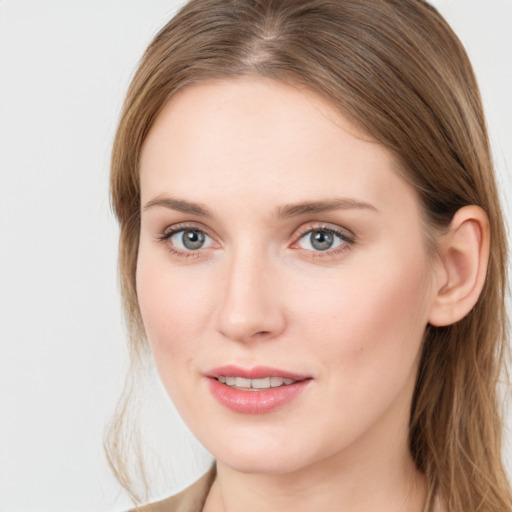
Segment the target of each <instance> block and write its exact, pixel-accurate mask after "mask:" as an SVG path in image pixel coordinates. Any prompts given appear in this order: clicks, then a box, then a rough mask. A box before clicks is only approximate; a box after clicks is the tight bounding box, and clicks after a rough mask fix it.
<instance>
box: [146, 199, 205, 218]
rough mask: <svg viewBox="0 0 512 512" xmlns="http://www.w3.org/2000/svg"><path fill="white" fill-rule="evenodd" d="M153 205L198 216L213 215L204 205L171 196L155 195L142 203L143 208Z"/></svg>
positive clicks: (147, 208)
mask: <svg viewBox="0 0 512 512" xmlns="http://www.w3.org/2000/svg"><path fill="white" fill-rule="evenodd" d="M155 206H162V207H164V208H169V209H170V210H176V211H178V212H183V213H189V214H191V215H197V216H198V217H206V218H211V217H213V213H212V212H211V210H209V209H208V208H206V206H202V205H200V204H198V203H192V202H189V201H183V200H182V199H174V198H172V197H157V198H155V199H152V200H151V201H148V202H147V203H146V204H145V205H144V208H143V210H149V208H153V207H155Z"/></svg>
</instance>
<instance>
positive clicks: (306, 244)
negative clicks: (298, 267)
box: [298, 229, 346, 251]
mask: <svg viewBox="0 0 512 512" xmlns="http://www.w3.org/2000/svg"><path fill="white" fill-rule="evenodd" d="M344 243H346V242H345V240H343V238H342V237H341V236H340V235H338V234H336V233H335V232H333V231H329V230H326V229H314V230H312V231H309V232H308V233H305V234H304V235H302V237H301V238H300V240H299V242H298V244H299V246H300V247H301V248H302V249H308V250H310V251H311V250H313V251H327V250H329V249H334V248H336V247H338V246H340V245H342V244H344Z"/></svg>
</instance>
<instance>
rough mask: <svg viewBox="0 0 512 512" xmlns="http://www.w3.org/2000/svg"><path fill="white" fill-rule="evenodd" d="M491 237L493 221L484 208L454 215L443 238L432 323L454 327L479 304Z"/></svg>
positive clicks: (463, 211)
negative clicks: (490, 227) (453, 325)
mask: <svg viewBox="0 0 512 512" xmlns="http://www.w3.org/2000/svg"><path fill="white" fill-rule="evenodd" d="M489 238H490V234H489V220H488V217H487V214H486V213H485V211H484V210H483V209H482V208H480V207H478V206H474V205H471V206H465V207H463V208H461V209H460V210H458V211H457V213H456V214H455V215H454V217H453V220H452V222H451V223H450V228H449V231H448V233H446V234H445V235H443V236H442V239H441V244H440V245H441V253H442V254H441V262H440V264H439V266H438V272H437V276H436V278H437V282H436V285H437V288H436V290H437V294H436V296H435V297H434V302H433V305H432V308H431V311H430V315H429V323H430V324H432V325H434V326H438V327H440V326H446V325H450V324H453V323H455V322H457V321H458V320H460V319H462V318H464V317H465V316H466V315H467V314H468V313H469V312H470V311H471V309H472V308H473V306H474V305H475V304H476V302H477V300H478V297H479V296H480V293H481V291H482V288H483V286H484V282H485V277H486V274H487V263H488V261H489Z"/></svg>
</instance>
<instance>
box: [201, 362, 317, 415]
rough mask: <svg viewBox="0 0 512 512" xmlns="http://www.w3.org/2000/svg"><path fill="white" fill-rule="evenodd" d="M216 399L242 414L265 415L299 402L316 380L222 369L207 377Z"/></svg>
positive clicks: (280, 373)
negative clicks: (296, 401) (300, 397)
mask: <svg viewBox="0 0 512 512" xmlns="http://www.w3.org/2000/svg"><path fill="white" fill-rule="evenodd" d="M205 377H207V382H208V387H209V390H210V393H211V394H212V396H213V397H214V398H215V399H216V401H217V402H219V403H220V405H222V406H223V407H225V408H227V409H230V410H231V411H232V412H235V413H238V414H265V413H269V412H272V411H274V410H276V409H280V408H281V407H284V406H285V405H287V404H289V403H290V402H293V401H295V400H297V399H298V398H299V396H300V395H301V394H302V392H303V391H304V390H305V389H306V388H308V387H309V386H310V384H311V383H312V381H313V378H312V376H310V375H304V374H298V373H294V372H289V371H287V370H281V369H278V368H270V367H268V366H258V367H255V368H243V367H240V366H233V365H228V366H222V367H219V368H214V369H212V370H210V371H209V372H207V373H206V374H205Z"/></svg>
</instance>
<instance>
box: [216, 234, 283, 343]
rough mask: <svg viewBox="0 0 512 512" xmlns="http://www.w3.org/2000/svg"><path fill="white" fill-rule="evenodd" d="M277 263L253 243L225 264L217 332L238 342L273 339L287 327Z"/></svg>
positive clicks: (241, 249) (235, 253)
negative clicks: (277, 278)
mask: <svg viewBox="0 0 512 512" xmlns="http://www.w3.org/2000/svg"><path fill="white" fill-rule="evenodd" d="M273 267H274V264H273V262H272V261H271V259H270V258H269V256H268V254H267V255H266V254H265V252H264V251H259V250H256V249H255V248H254V247H252V246H251V244H250V243H248V244H245V245H244V246H241V247H238V248H237V249H236V250H235V251H233V253H232V254H231V256H230V258H229V260H228V261H227V262H226V268H225V274H224V286H223V290H222V294H221V297H220V302H219V308H218V314H217V324H218V325H217V329H218V330H219V331H220V332H221V333H222V334H223V335H224V336H227V337H228V338H230V339H233V340H235V341H249V340H253V339H256V338H258V339H259V338H272V337H275V336H276V335H278V334H279V333H280V332H282V330H283V328H284V324H285V318H284V312H283V309H282V304H281V302H280V294H279V290H278V286H277V283H276V281H275V280H273V279H272V276H273V275H274V269H273Z"/></svg>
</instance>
